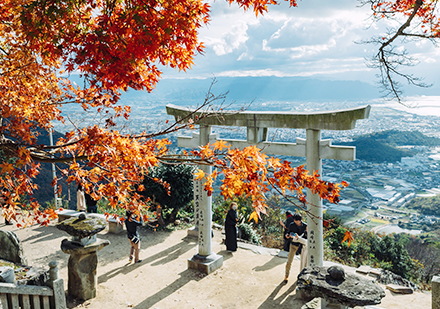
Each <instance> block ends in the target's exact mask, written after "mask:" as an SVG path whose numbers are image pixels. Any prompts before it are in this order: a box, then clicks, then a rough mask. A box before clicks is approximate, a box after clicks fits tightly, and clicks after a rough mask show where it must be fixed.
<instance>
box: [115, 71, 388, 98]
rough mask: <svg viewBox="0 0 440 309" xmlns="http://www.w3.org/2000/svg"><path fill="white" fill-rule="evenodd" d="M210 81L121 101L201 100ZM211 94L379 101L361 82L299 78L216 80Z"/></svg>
mask: <svg viewBox="0 0 440 309" xmlns="http://www.w3.org/2000/svg"><path fill="white" fill-rule="evenodd" d="M211 82H212V79H163V80H160V81H159V83H158V84H157V87H156V89H155V90H154V91H153V92H152V93H151V94H147V93H145V92H139V91H128V92H127V93H124V95H123V97H122V98H123V99H134V98H141V97H145V96H149V97H150V98H152V99H153V98H155V99H156V98H162V99H164V100H168V101H173V100H176V99H179V100H182V99H185V100H188V99H197V100H200V99H203V98H204V97H205V95H206V93H207V91H208V89H209V86H210V85H211ZM212 91H213V93H214V94H220V93H224V92H227V91H229V93H228V101H229V100H237V101H248V102H249V101H251V100H256V101H266V100H268V101H346V100H371V99H377V98H379V97H380V92H379V89H378V87H376V86H374V85H371V84H368V83H364V82H360V81H343V80H338V81H331V80H321V79H312V78H299V77H273V76H270V77H219V78H217V83H216V84H215V85H214V86H213V90H212Z"/></svg>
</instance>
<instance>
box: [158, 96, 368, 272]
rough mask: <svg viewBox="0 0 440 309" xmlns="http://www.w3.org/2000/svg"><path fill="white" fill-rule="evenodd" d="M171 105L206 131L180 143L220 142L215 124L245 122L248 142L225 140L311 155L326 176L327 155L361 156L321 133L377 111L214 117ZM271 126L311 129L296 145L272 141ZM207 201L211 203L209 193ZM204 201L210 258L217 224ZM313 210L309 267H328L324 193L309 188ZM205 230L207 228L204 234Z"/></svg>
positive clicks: (202, 238)
mask: <svg viewBox="0 0 440 309" xmlns="http://www.w3.org/2000/svg"><path fill="white" fill-rule="evenodd" d="M166 108H167V113H168V114H169V115H174V117H175V119H176V121H179V120H180V119H183V118H186V117H187V116H189V115H191V118H192V119H193V120H194V122H195V123H197V124H199V125H200V128H201V129H200V134H197V133H193V136H192V137H179V138H178V146H179V147H188V148H197V147H198V146H200V145H206V144H207V143H208V142H214V141H215V140H219V137H218V134H211V129H210V126H213V125H216V126H245V127H247V141H240V140H224V141H226V142H228V143H229V144H231V146H232V147H233V148H244V147H247V146H249V145H256V146H257V147H259V148H260V149H263V148H264V152H265V153H266V154H273V155H287V156H296V157H306V159H307V170H309V171H310V172H311V173H313V172H315V171H317V172H318V173H319V174H320V175H322V159H333V160H355V159H356V149H355V147H343V146H333V145H332V144H331V141H330V140H321V131H322V130H352V129H354V128H355V126H356V121H357V120H359V119H366V118H368V117H369V114H370V109H371V107H370V106H369V105H367V106H363V107H359V108H354V109H345V110H338V111H326V112H314V113H290V112H256V111H244V112H233V111H231V112H229V111H222V112H221V113H217V114H215V115H213V116H211V117H209V116H208V117H201V116H203V115H204V112H203V111H198V112H195V110H194V109H189V108H182V107H180V106H176V105H173V104H169V105H167V106H166ZM219 114H220V115H219ZM206 128H208V129H206ZM268 128H292V129H305V130H306V139H305V140H304V139H300V138H297V140H296V143H277V142H267V132H268ZM202 135H203V137H202ZM201 169H203V171H204V172H205V173H207V171H209V172H210V170H208V169H207V167H206V166H205V167H203V168H202V167H201ZM203 194H205V193H204V192H203ZM203 194H202V195H203ZM202 201H205V200H204V198H203V197H202ZM202 201H201V202H200V209H199V212H200V213H201V211H202V209H204V212H203V221H204V222H203V229H204V230H203V232H202V228H201V226H200V225H201V224H202V220H199V254H198V255H199V256H205V255H206V256H208V255H209V254H211V250H210V249H209V250H207V246H210V244H211V237H206V236H208V235H209V236H210V228H211V224H212V217H211V203H210V202H207V203H205V202H203V203H202ZM202 204H203V205H202ZM307 211H308V214H307V215H308V220H307V224H308V231H309V233H308V244H309V249H308V257H307V261H308V265H317V266H322V264H323V255H324V254H323V227H322V201H321V199H320V197H319V195H318V194H313V193H312V192H311V191H310V190H307ZM205 230H206V231H205ZM200 232H202V235H201V234H200ZM196 256H197V255H196ZM196 256H195V257H196ZM220 266H221V265H220ZM220 266H219V267H220ZM190 268H194V267H190Z"/></svg>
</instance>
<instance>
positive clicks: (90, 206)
mask: <svg viewBox="0 0 440 309" xmlns="http://www.w3.org/2000/svg"><path fill="white" fill-rule="evenodd" d="M84 197H85V199H86V206H87V212H89V213H97V212H98V206H97V205H96V203H97V201H95V200H94V199H93V197H92V196H91V195H90V194H88V193H87V192H84Z"/></svg>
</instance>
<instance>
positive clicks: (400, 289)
mask: <svg viewBox="0 0 440 309" xmlns="http://www.w3.org/2000/svg"><path fill="white" fill-rule="evenodd" d="M386 288H387V289H388V290H390V291H391V292H394V293H397V294H412V293H413V292H414V291H413V289H411V288H410V287H407V286H401V285H397V284H387V285H386Z"/></svg>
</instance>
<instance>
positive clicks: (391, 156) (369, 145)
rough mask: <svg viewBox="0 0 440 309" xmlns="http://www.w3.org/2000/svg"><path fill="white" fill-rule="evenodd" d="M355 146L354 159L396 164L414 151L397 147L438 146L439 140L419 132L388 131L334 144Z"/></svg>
mask: <svg viewBox="0 0 440 309" xmlns="http://www.w3.org/2000/svg"><path fill="white" fill-rule="evenodd" d="M335 144H339V145H348V146H356V158H357V159H359V160H364V161H368V162H375V163H383V162H397V161H400V160H401V158H402V157H410V156H413V155H414V154H415V153H416V151H415V150H405V149H399V148H397V146H430V147H431V146H439V145H440V139H439V138H435V137H428V136H426V135H424V134H422V133H421V132H419V131H397V130H388V131H382V132H375V133H371V134H368V135H362V136H359V137H357V138H355V139H354V140H353V141H352V142H347V143H335Z"/></svg>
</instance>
